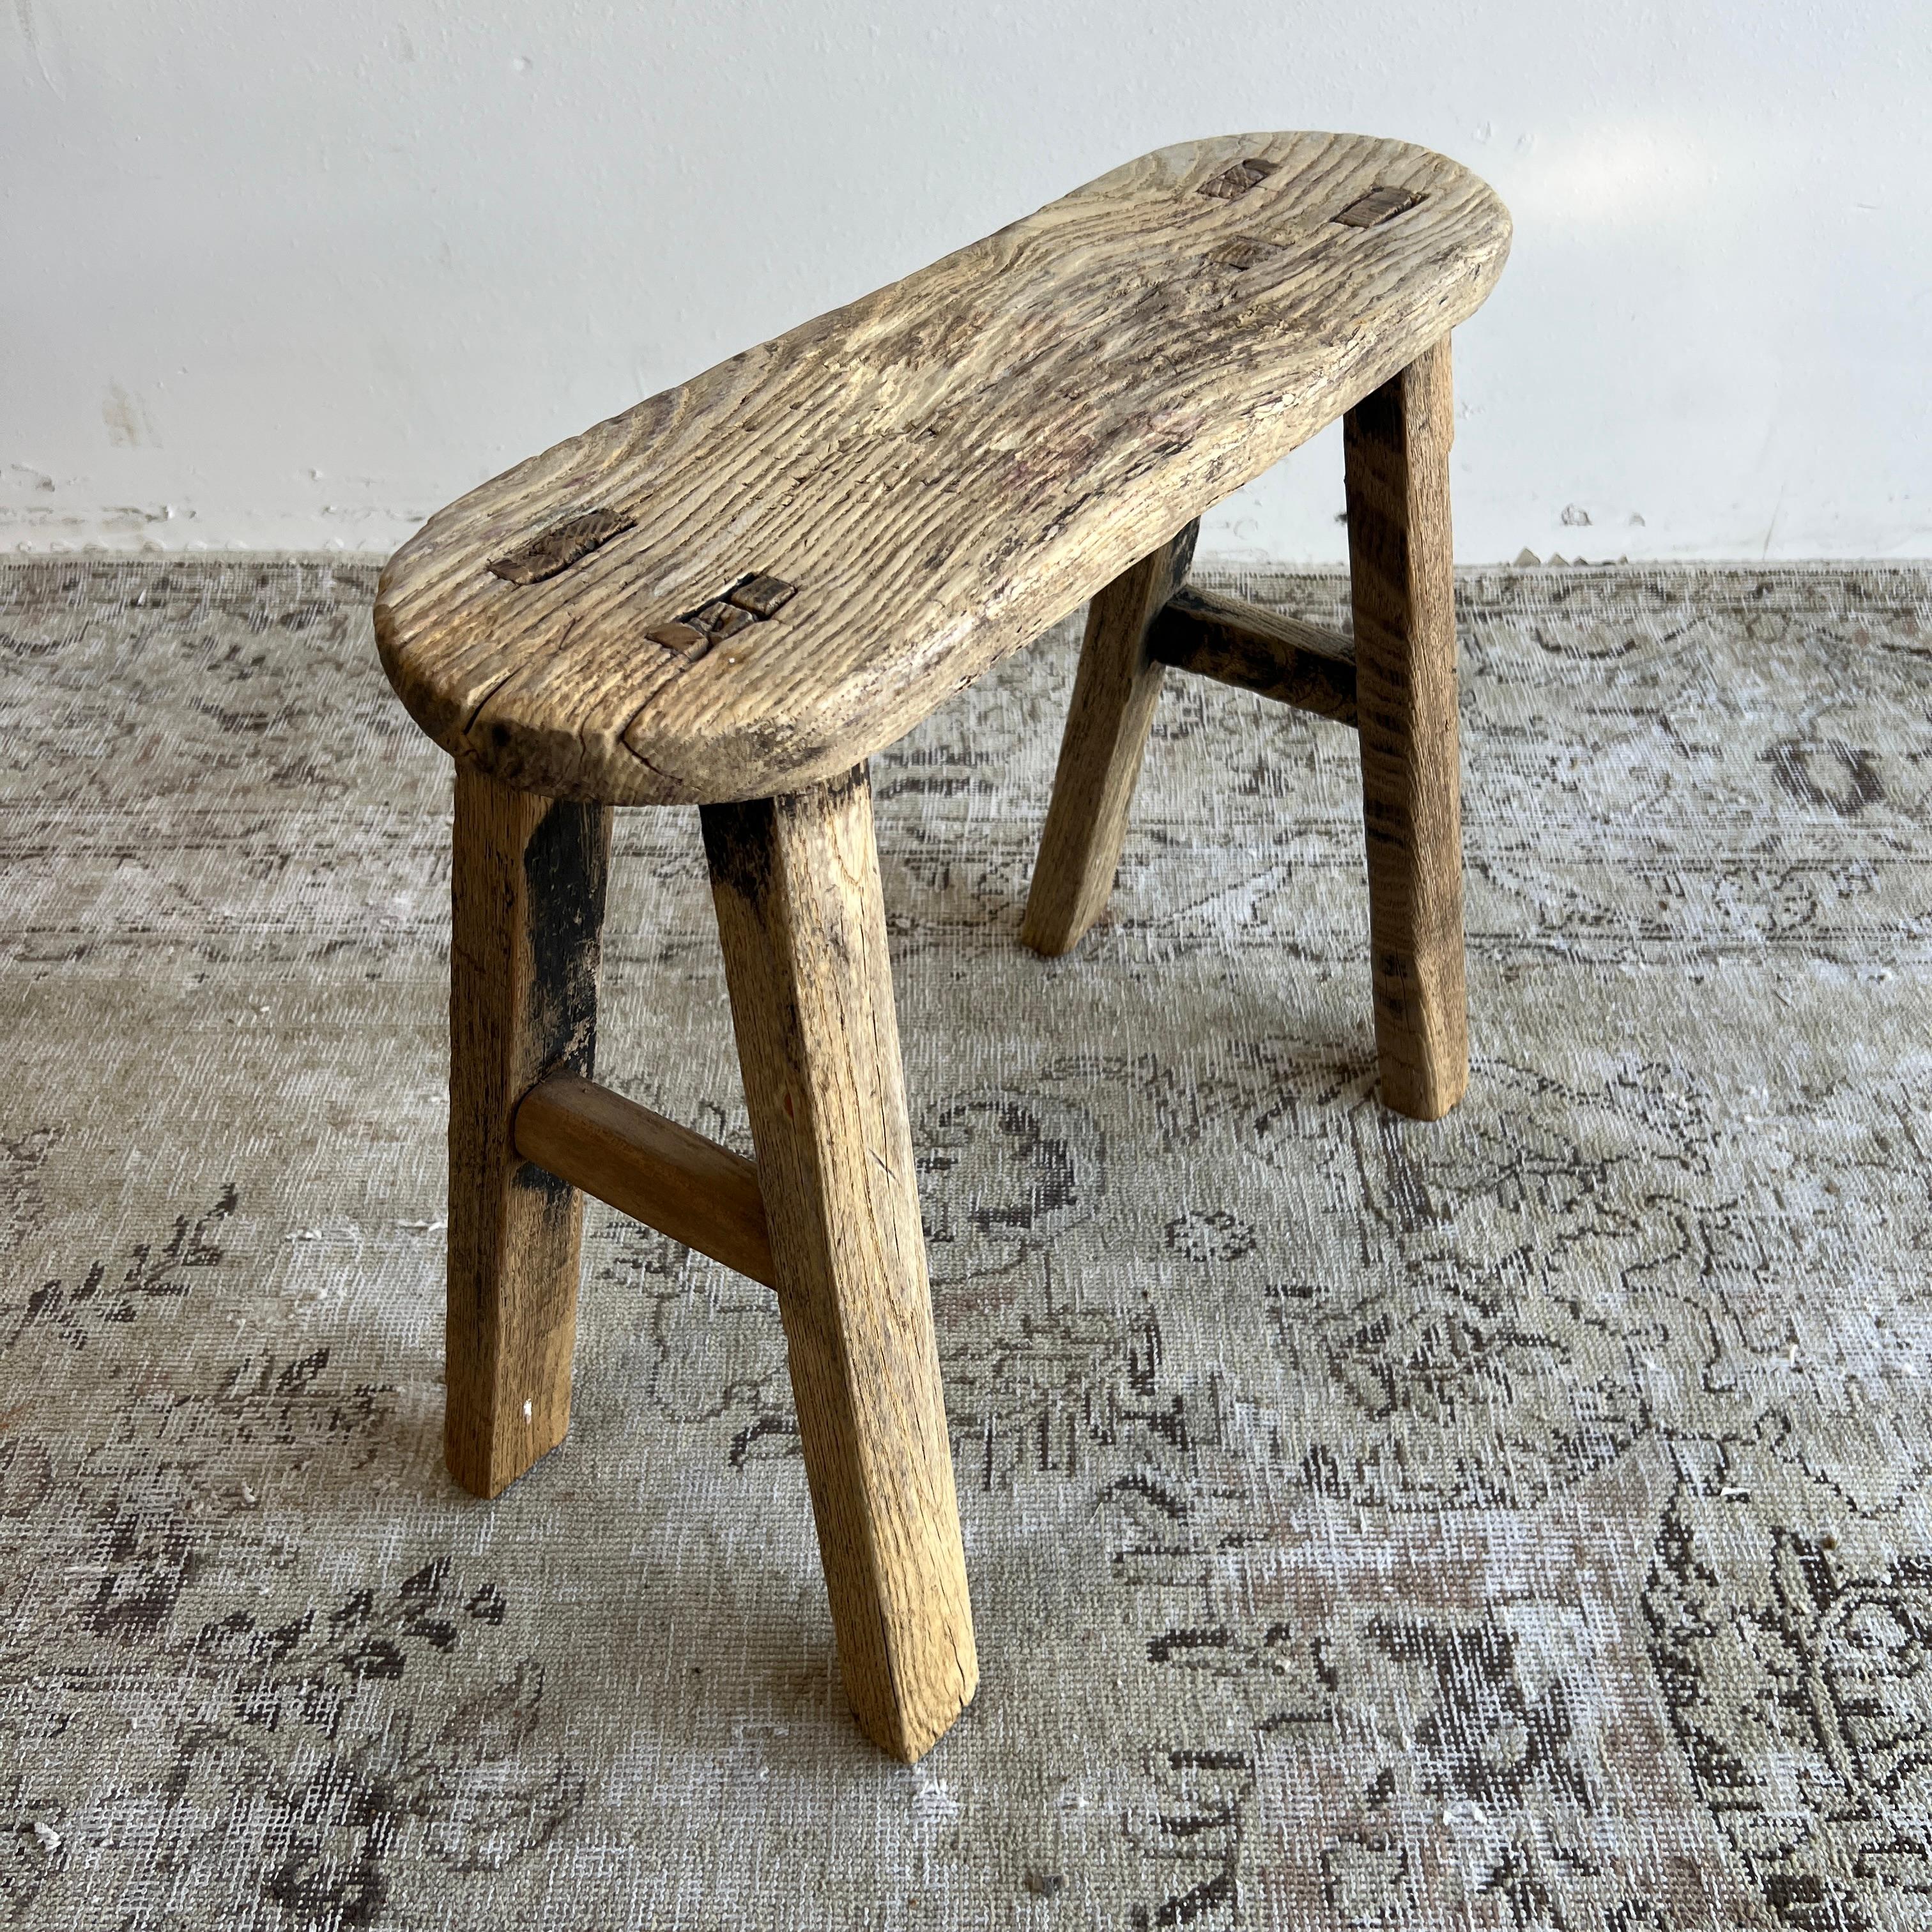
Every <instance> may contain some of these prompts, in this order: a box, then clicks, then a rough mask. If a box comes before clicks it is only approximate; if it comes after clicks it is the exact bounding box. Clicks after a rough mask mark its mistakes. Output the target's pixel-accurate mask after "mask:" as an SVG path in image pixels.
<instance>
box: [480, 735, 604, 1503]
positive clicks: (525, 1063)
mask: <svg viewBox="0 0 1932 1932" xmlns="http://www.w3.org/2000/svg"><path fill="white" fill-rule="evenodd" d="M609 862H610V810H609V808H607V807H605V806H599V805H581V804H575V803H571V802H563V801H559V800H556V799H547V798H536V797H533V796H530V795H529V793H524V792H517V791H511V790H509V789H508V788H507V787H505V786H502V785H500V784H497V783H496V781H495V780H494V779H493V778H487V777H485V776H484V775H482V774H481V772H475V771H470V770H466V769H463V767H462V766H458V768H457V773H456V817H455V858H454V865H453V869H452V880H451V913H452V923H451V932H450V956H449V1328H448V1361H447V1369H446V1376H447V1388H446V1394H445V1407H444V1423H443V1439H444V1450H445V1454H446V1456H447V1457H448V1459H449V1469H450V1473H451V1474H452V1475H453V1476H455V1478H456V1480H457V1481H458V1482H459V1483H460V1484H462V1485H463V1487H464V1488H465V1489H466V1490H472V1491H474V1492H475V1493H476V1494H477V1495H478V1496H496V1495H497V1494H499V1493H500V1492H501V1491H502V1490H504V1489H505V1487H508V1484H511V1483H512V1482H513V1481H515V1479H516V1478H517V1477H518V1476H520V1475H522V1474H523V1472H524V1471H525V1470H526V1469H528V1468H529V1466H530V1465H531V1464H532V1463H534V1462H535V1460H537V1458H538V1457H539V1456H541V1455H543V1454H545V1453H546V1452H547V1451H550V1450H551V1449H553V1448H556V1445H557V1444H559V1442H562V1440H563V1437H564V1432H565V1430H567V1429H568V1427H569V1426H570V1358H571V1348H572V1346H573V1344H574V1341H575V1339H576V1334H577V1237H578V1232H579V1229H580V1226H581V1223H582V1219H583V1202H582V1200H581V1198H580V1196H579V1195H578V1193H577V1190H576V1189H574V1187H570V1186H569V1185H568V1184H567V1183H565V1182H564V1181H559V1180H558V1179H557V1178H556V1177H555V1176H554V1175H549V1174H546V1173H545V1172H543V1170H542V1169H540V1168H535V1167H531V1166H528V1165H527V1164H526V1163H525V1162H524V1161H523V1160H522V1159H521V1158H520V1157H519V1155H518V1154H517V1151H516V1148H515V1145H514V1138H513V1133H512V1127H511V1122H512V1120H513V1118H514V1112H515V1109H516V1104H517V1100H518V1099H519V1097H520V1096H521V1095H522V1094H523V1093H524V1091H526V1089H527V1088H529V1087H530V1085H532V1083H533V1082H535V1081H536V1080H538V1079H540V1078H541V1076H543V1075H544V1074H545V1073H550V1072H551V1071H553V1070H556V1069H559V1068H561V1069H566V1070H568V1071H570V1072H571V1073H580V1074H586V1075H587V1074H588V1073H589V1072H590V1070H591V1064H592V1053H593V1049H594V1046H595V1027H596V1013H597V963H598V942H599V938H600V935H601V931H602V927H603V922H604V880H605V877H606V876H607V871H608V869H609Z"/></svg>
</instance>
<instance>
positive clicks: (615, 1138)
mask: <svg viewBox="0 0 1932 1932" xmlns="http://www.w3.org/2000/svg"><path fill="white" fill-rule="evenodd" d="M515 1133H516V1145H517V1153H518V1154H521V1155H522V1156H523V1159H524V1160H530V1161H535V1163H536V1164H537V1165H538V1166H539V1167H541V1168H544V1169H547V1170H548V1171H549V1172H550V1173H552V1174H553V1175H557V1176H558V1177H559V1178H560V1179H562V1180H565V1181H568V1182H570V1183H571V1185H572V1186H573V1187H580V1188H581V1189H582V1190H583V1192H584V1193H586V1194H594V1195H595V1196H596V1197H597V1198H598V1200H600V1201H604V1202H609V1203H610V1205H611V1206H612V1207H613V1208H617V1209H619V1211H622V1213H624V1214H628V1215H629V1216H630V1217H631V1219H632V1220H637V1221H642V1222H643V1223H644V1224H645V1225H646V1226H647V1227H652V1228H655V1229H657V1230H658V1232H659V1233H660V1234H663V1235H669V1236H670V1238H671V1239H672V1240H673V1241H682V1243H683V1244H684V1245H685V1247H688V1248H695V1249H697V1250H698V1252H699V1253H700V1254H706V1255H709V1256H711V1258H712V1259H713V1260H714V1261H720V1262H723V1263H724V1265H725V1266H726V1267H727V1268H736V1270H737V1271H738V1272H739V1274H745V1275H749V1276H750V1277H751V1279H752V1280H754V1281H761V1282H763V1283H764V1284H765V1285H766V1287H768V1288H769V1286H772V1281H773V1279H774V1277H773V1275H772V1244H771V1238H770V1236H769V1235H768V1234H767V1233H766V1230H765V1204H764V1199H763V1196H762V1195H761V1194H760V1192H759V1189H758V1170H757V1168H756V1167H755V1166H754V1165H753V1164H752V1163H751V1162H750V1161H748V1160H745V1157H744V1156H743V1155H742V1154H733V1152H732V1151H731V1150H730V1148H722V1147H720V1146H719V1145H718V1143H717V1142H715V1141H713V1140H707V1139H706V1138H705V1137H704V1136H703V1135H702V1134H700V1133H694V1132H693V1131H692V1130H691V1129H690V1128H689V1127H681V1126H679V1124H678V1123H677V1122H676V1121H670V1120H667V1119H665V1118H664V1115H661V1114H655V1113H653V1112H652V1111H651V1110H650V1109H649V1108H648V1107H642V1106H639V1105H638V1104H637V1102H636V1101H634V1100H626V1099H625V1097H624V1096H623V1095H622V1094H613V1092H612V1091H610V1088H607V1087H600V1086H598V1085H597V1083H596V1082H595V1081H594V1080H586V1079H582V1078H580V1076H577V1075H576V1074H574V1073H553V1074H552V1075H550V1077H549V1078H548V1079H545V1080H540V1081H538V1083H537V1084H536V1085H535V1086H534V1087H532V1088H531V1089H530V1091H529V1092H528V1093H527V1094H525V1095H524V1096H523V1100H522V1101H521V1102H520V1103H519V1105H518V1106H517V1115H516V1123H515Z"/></svg>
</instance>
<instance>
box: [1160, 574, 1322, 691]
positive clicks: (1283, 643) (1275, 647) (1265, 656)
mask: <svg viewBox="0 0 1932 1932" xmlns="http://www.w3.org/2000/svg"><path fill="white" fill-rule="evenodd" d="M1148 651H1149V652H1150V653H1151V655H1153V656H1154V657H1155V658H1157V659H1158V660H1159V661H1160V662H1161V663H1163V664H1166V665H1167V666H1168V667H1169V669H1170V670H1187V671H1193V673H1195V675H1196V676H1199V677H1211V678H1214V679H1218V680H1219V681H1220V682H1221V683H1223V684H1232V685H1239V686H1240V687H1241V689H1242V690H1244V691H1256V692H1258V693H1259V694H1260V695H1261V696H1262V697H1272V698H1274V700H1276V701H1277V703H1282V704H1292V705H1293V706H1295V708H1296V709H1298V710H1301V711H1313V712H1315V713H1316V715H1318V716H1320V717H1323V718H1334V720H1335V721H1337V723H1339V724H1354V723H1355V642H1354V640H1353V639H1352V638H1349V637H1344V636H1343V634H1341V633H1340V631H1330V630H1325V629H1324V628H1322V626H1321V625H1319V624H1307V623H1304V622H1302V621H1301V619H1300V618H1298V617H1284V616H1281V615H1280V614H1279V613H1277V612H1276V611H1273V610H1263V609H1262V607H1260V606H1259V604H1250V603H1248V602H1247V601H1245V600H1244V599H1243V598H1238V597H1223V596H1221V595H1218V594H1217V593H1216V592H1214V591H1211V590H1197V589H1193V588H1192V587H1190V586H1187V585H1184V586H1182V587H1181V589H1178V590H1177V591H1176V592H1175V594H1174V595H1172V597H1170V598H1169V599H1168V601H1167V602H1166V604H1164V605H1163V607H1161V609H1160V612H1159V613H1157V615H1156V616H1155V618H1154V622H1153V624H1152V625H1151V626H1150V627H1149V629H1148Z"/></svg>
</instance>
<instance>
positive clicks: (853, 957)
mask: <svg viewBox="0 0 1932 1932" xmlns="http://www.w3.org/2000/svg"><path fill="white" fill-rule="evenodd" d="M703 822H704V844H705V850H706V855H707V856H708V857H709V861H710V865H711V879H712V893H713V896H714V898H715V900H716V902H717V908H718V933H719V936H720V938H721V940H722V941H723V944H724V966H725V976H726V980H727V984H728V986H729V987H730V995H731V1013H732V1019H733V1025H735V1027H736V1032H737V1039H738V1057H739V1062H740V1064H741V1065H742V1069H743V1072H744V1078H745V1100H746V1103H747V1104H748V1109H749V1111H750V1114H751V1138H752V1140H753V1142H754V1145H756V1147H757V1156H758V1175H759V1178H760V1183H761V1184H762V1186H763V1190H764V1201H765V1212H766V1217H767V1220H768V1223H769V1228H770V1231H771V1242H772V1259H773V1262H774V1265H775V1270H776V1273H777V1275H778V1307H779V1310H780V1313H781V1315H782V1316H783V1319H784V1329H785V1339H786V1342H787V1346H788V1349H789V1352H790V1362H791V1379H792V1390H793V1396H794V1397H795V1398H796V1402H797V1406H798V1419H799V1434H800V1436H801V1438H802V1445H803V1448H804V1451H805V1472H806V1474H807V1475H808V1478H810V1481H811V1505H812V1511H813V1514H814V1517H815V1518H816V1520H817V1526H818V1543H819V1550H820V1554H821V1556H823V1560H824V1565H825V1580H826V1587H827V1589H828V1591H829V1594H830V1597H831V1600H832V1626H833V1628H834V1630H835V1631H836V1633H837V1635H838V1657H839V1663H840V1665H841V1669H842V1671H843V1674H844V1680H845V1689H846V1693H847V1696H848V1697H850V1700H851V1702H852V1706H853V1710H854V1711H855V1712H856V1713H857V1715H858V1718H859V1724H860V1725H861V1727H862V1728H863V1729H864V1730H865V1733H866V1734H867V1735H868V1736H869V1737H871V1739H873V1740H874V1742H877V1744H879V1745H881V1746H882V1747H883V1748H884V1749H886V1751H890V1752H892V1754H894V1755H895V1757H900V1758H903V1759H904V1760H907V1762H908V1763H910V1761H911V1760H913V1759H916V1758H917V1757H919V1756H920V1754H922V1753H923V1752H924V1751H926V1748H928V1747H929V1745H931V1744H932V1742H933V1741H934V1740H935V1739H936V1738H938V1736H940V1734H941V1733H942V1732H944V1730H946V1728H947V1726H948V1725H950V1724H951V1723H952V1722H953V1719H954V1718H956V1717H957V1716H958V1715H959V1712H961V1711H962V1710H963V1709H965V1706H966V1705H967V1704H968V1703H969V1702H970V1701H971V1698H972V1696H973V1693H974V1689H975V1688H977V1684H978V1682H979V1664H978V1661H977V1657H976V1655H975V1653H974V1645H973V1624H972V1615H971V1608H970V1607H969V1604H968V1598H967V1592H966V1565H965V1552H964V1550H963V1549H962V1546H961V1543H960V1537H959V1504H958V1499H957V1498H956V1496H955V1494H954V1491H953V1464H952V1457H951V1454H950V1449H949V1446H948V1442H947V1429H946V1410H945V1405H944V1398H943V1397H942V1394H941V1388H940V1380H939V1355H938V1346H937V1344H936V1343H935V1339H934V1335H933V1327H932V1305H931V1301H930V1298H929V1293H928V1290H927V1286H926V1244H925V1240H924V1237H923V1235H922V1232H921V1229H920V1226H919V1196H918V1191H917V1187H916V1182H915V1179H914V1172H913V1148H912V1134H911V1130H910V1128H909V1127H908V1126H907V1121H906V1110H905V1092H904V1082H903V1079H902V1077H901V1072H900V1067H899V1053H898V1028H897V1025H896V1022H895V1017H894V1013H893V1008H892V980H891V975H890V971H889V967H888V965H887V962H886V922H885V904H884V901H883V898H882V896H881V895H880V889H879V874H878V862H877V857H876V856H875V854H874V850H873V844H872V813H871V793H870V790H869V789H868V786H867V783H866V779H865V773H864V772H863V770H862V769H861V770H858V771H855V772H851V773H850V774H849V775H847V776H846V777H844V778H840V779H838V780H835V781H833V782H832V783H831V784H827V785H825V786H823V787H817V788H814V790H811V791H808V792H805V793H800V794H796V795H794V796H790V797H787V798H781V799H766V800H763V801H760V802H754V803H751V804H748V805H712V806H709V807H707V808H706V811H705V812H704V814H703Z"/></svg>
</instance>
